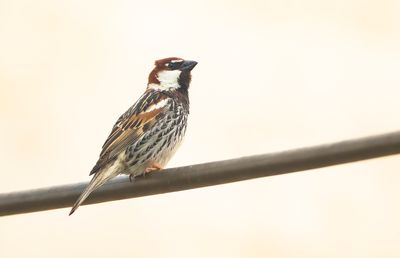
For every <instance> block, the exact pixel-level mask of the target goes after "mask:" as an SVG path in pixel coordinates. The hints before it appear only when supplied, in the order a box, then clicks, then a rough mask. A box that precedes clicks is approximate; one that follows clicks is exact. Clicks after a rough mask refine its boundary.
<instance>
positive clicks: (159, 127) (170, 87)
mask: <svg viewBox="0 0 400 258" xmlns="http://www.w3.org/2000/svg"><path fill="white" fill-rule="evenodd" d="M196 65H197V62H196V61H189V60H184V59H182V58H178V57H170V58H164V59H160V60H157V61H156V62H155V67H154V69H153V70H152V71H151V72H150V74H149V79H148V84H147V88H146V91H145V92H144V93H143V95H142V96H141V97H140V98H139V99H138V100H137V101H136V102H135V103H134V104H133V106H131V107H130V108H129V109H128V110H127V111H126V112H125V113H124V114H123V115H122V116H120V117H119V118H118V120H117V122H116V123H115V125H114V127H113V128H112V131H111V133H110V135H109V136H108V138H107V140H106V141H105V143H104V145H103V147H102V150H101V153H100V157H99V160H98V161H97V163H96V165H95V166H94V167H93V169H92V171H91V172H90V174H89V175H93V177H92V179H91V181H90V182H89V185H88V186H87V187H86V189H85V190H84V191H83V192H82V194H81V195H80V196H79V198H78V200H77V201H76V202H75V204H74V206H73V207H72V209H71V212H70V213H69V215H71V214H72V213H74V211H76V209H77V208H78V207H79V206H80V205H81V204H82V203H83V201H84V200H85V199H86V198H87V197H88V196H89V195H90V193H91V192H93V191H94V190H96V189H97V188H99V187H100V186H102V185H103V184H104V183H106V182H107V181H109V180H110V179H112V178H114V177H115V176H117V175H120V174H126V175H129V179H130V180H131V181H132V179H133V178H135V177H137V176H140V175H144V174H145V173H148V172H151V171H155V170H160V169H163V168H164V166H165V165H166V164H167V163H168V161H169V160H170V159H171V157H172V156H173V155H174V153H175V152H176V150H177V149H178V147H179V145H180V144H181V142H182V139H183V137H184V135H185V132H186V125H187V119H188V115H189V95H188V90H189V84H190V81H191V71H192V69H193V68H194V67H195V66H196Z"/></svg>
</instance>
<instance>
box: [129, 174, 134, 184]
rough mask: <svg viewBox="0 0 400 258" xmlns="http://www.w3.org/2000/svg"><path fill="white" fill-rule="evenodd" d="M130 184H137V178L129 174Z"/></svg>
mask: <svg viewBox="0 0 400 258" xmlns="http://www.w3.org/2000/svg"><path fill="white" fill-rule="evenodd" d="M129 182H131V183H133V182H135V176H134V175H133V174H129Z"/></svg>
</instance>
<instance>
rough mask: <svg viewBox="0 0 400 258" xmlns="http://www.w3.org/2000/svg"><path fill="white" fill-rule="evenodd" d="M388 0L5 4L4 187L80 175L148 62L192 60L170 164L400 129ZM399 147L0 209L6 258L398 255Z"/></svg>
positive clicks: (396, 8)
mask: <svg viewBox="0 0 400 258" xmlns="http://www.w3.org/2000/svg"><path fill="white" fill-rule="evenodd" d="M399 14H400V2H399V1H397V0H371V1H360V0H350V1H349V0H330V1H319V0H303V1H295V0H270V1H266V0H262V1H251V0H250V1H218V0H217V1H208V0H205V1H176V0H170V1H157V0H156V1H148V2H146V1H128V0H125V1H77V0H71V1H54V0H51V1H50V0H48V1H45V0H44V1H29V0H14V1H5V0H1V1H0V118H1V119H0V142H1V144H0V164H1V166H2V168H1V172H0V173H1V176H2V177H1V178H2V180H0V190H1V192H8V191H16V190H23V189H31V188H39V187H45V186H52V185H60V184H67V183H72V182H80V181H87V180H89V176H88V174H89V171H90V170H91V168H92V166H93V165H94V164H95V162H96V160H97V158H98V155H99V153H100V149H101V146H102V144H103V142H104V141H105V139H106V137H107V136H108V134H109V132H110V130H111V127H112V126H113V124H114V122H115V121H116V119H117V118H118V116H119V115H120V114H122V113H123V112H124V111H125V110H126V109H127V108H128V107H129V106H130V105H131V104H133V102H134V101H135V100H136V99H137V98H138V97H139V96H140V95H141V94H142V92H143V91H144V89H145V87H146V82H147V76H148V73H149V72H150V70H151V69H152V68H153V62H154V60H156V59H160V58H164V57H169V56H179V57H183V58H187V59H193V60H197V61H198V62H199V65H198V66H197V67H196V68H195V69H194V71H193V81H192V85H191V89H190V98H191V117H190V121H189V122H190V124H189V127H188V133H187V135H186V140H185V142H184V144H183V146H182V147H181V149H180V150H179V151H178V153H177V155H176V156H175V157H174V158H173V160H172V161H171V162H170V164H169V167H174V166H181V165H190V164H196V163H202V162H208V161H216V160H222V159H228V158H235V157H240V156H247V155H253V154H259V153H268V152H274V151H279V150H286V149H291V148H297V147H302V146H308V145H314V144H320V143H326V142H332V141H338V140H343V139H348V138H356V137H361V136H367V135H372V134H378V133H384V132H389V131H395V130H398V129H399V128H400V119H399V114H398V113H399V105H400V104H399V94H400V87H399V84H400V73H399V71H400V15H399ZM399 168H400V157H399V156H392V157H386V158H380V159H375V160H369V161H365V162H358V163H353V164H347V165H341V166H335V167H330V168H325V169H318V170H313V171H307V172H302V173H297V174H291V175H284V176H276V177H270V178H264V179H257V180H251V181H245V182H240V183H234V184H227V185H221V186H215V187H208V188H202V189H195V190H190V191H183V192H177V193H171V194H164V195H157V196H149V197H144V198H137V199H130V200H124V201H117V202H108V203H103V204H98V205H90V206H83V207H81V208H80V209H79V210H78V212H77V213H76V214H74V216H72V217H68V212H69V209H61V210H54V211H47V212H40V213H32V214H25V215H18V216H10V217H3V218H0V257H99V258H100V257H111V256H114V257H171V258H177V257H185V258H186V257H191V258H197V257H199V258H200V257H218V258H221V257H229V258H235V257H279V258H287V257H296V258H301V257H307V258H309V257H326V258H333V257H352V258H355V257H363V258H370V257H386V258H390V257H399V256H400V245H399V243H400V222H399V218H400V205H399V203H400V189H399V180H400V174H399Z"/></svg>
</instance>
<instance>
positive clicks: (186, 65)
mask: <svg viewBox="0 0 400 258" xmlns="http://www.w3.org/2000/svg"><path fill="white" fill-rule="evenodd" d="M196 65H197V62H196V61H191V60H185V61H183V64H182V66H181V68H180V70H182V71H191V70H192V69H193V68H194V67H195V66H196Z"/></svg>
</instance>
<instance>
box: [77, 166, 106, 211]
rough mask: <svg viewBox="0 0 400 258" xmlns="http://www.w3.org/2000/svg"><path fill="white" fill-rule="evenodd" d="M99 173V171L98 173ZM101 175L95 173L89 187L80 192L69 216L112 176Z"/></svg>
mask: <svg viewBox="0 0 400 258" xmlns="http://www.w3.org/2000/svg"><path fill="white" fill-rule="evenodd" d="M100 172H101V171H100ZM102 174H103V173H96V174H95V175H94V176H93V178H92V180H90V183H89V185H88V186H87V187H86V189H85V190H84V191H83V192H82V194H81V195H80V196H79V198H78V200H76V202H75V204H74V206H73V207H72V209H71V211H70V213H69V216H71V215H72V213H74V212H75V211H76V210H77V209H78V208H79V206H80V205H81V204H82V203H83V202H84V201H85V200H86V198H87V197H88V196H89V195H90V194H91V193H92V192H93V191H94V190H96V189H97V188H99V187H100V186H102V185H103V184H104V183H105V182H107V181H108V180H109V179H111V178H113V177H114V176H111V177H110V176H108V177H107V176H104V175H102Z"/></svg>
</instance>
